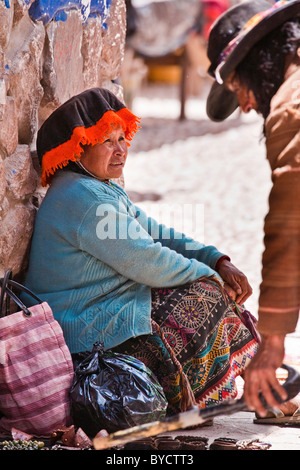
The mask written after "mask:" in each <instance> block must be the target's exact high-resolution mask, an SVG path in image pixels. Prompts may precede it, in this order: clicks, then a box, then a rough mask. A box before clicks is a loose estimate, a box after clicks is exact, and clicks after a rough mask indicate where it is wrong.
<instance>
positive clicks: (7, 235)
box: [0, 204, 36, 275]
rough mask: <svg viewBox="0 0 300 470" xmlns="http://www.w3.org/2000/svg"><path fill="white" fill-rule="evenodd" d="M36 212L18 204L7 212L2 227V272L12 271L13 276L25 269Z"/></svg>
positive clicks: (0, 227) (0, 263)
mask: <svg viewBox="0 0 300 470" xmlns="http://www.w3.org/2000/svg"><path fill="white" fill-rule="evenodd" d="M35 213H36V210H35V209H34V208H33V207H32V206H31V205H29V204H28V205H22V204H18V205H16V206H15V207H13V208H10V210H9V211H8V212H7V215H6V217H4V219H3V220H2V222H1V226H0V272H2V273H3V272H4V271H5V270H6V269H11V270H12V272H13V275H15V274H17V273H19V272H20V271H21V270H23V269H24V264H25V263H26V261H27V259H26V254H27V251H28V247H29V243H30V240H31V236H32V232H33V224H34V218H35Z"/></svg>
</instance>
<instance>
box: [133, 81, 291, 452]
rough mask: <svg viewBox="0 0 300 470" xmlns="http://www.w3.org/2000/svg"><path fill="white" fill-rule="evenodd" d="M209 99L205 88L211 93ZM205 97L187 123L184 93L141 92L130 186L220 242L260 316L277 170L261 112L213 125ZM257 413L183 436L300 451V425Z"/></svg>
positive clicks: (182, 224)
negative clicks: (266, 222)
mask: <svg viewBox="0 0 300 470" xmlns="http://www.w3.org/2000/svg"><path fill="white" fill-rule="evenodd" d="M203 96H205V90H204V94H203ZM203 96H200V97H197V98H192V99H189V101H188V103H187V118H188V119H187V120H186V121H184V122H179V121H178V119H177V117H178V115H179V101H178V100H177V90H176V89H175V88H172V87H165V86H156V85H155V86H152V87H150V88H149V87H147V89H144V90H142V92H141V93H140V94H139V96H137V98H136V99H135V101H134V103H133V111H134V112H136V114H138V115H139V116H141V117H142V123H141V124H142V130H141V131H140V132H139V133H138V134H137V136H136V138H135V140H134V142H133V143H132V146H131V149H130V153H129V158H128V163H127V168H126V172H125V182H126V189H127V191H128V192H129V194H130V195H131V197H132V199H133V200H134V201H135V202H136V203H137V204H138V205H140V206H141V207H143V208H144V209H145V210H146V211H147V212H148V214H149V215H154V216H156V217H158V218H162V219H164V220H165V219H166V217H169V222H170V223H171V224H172V225H173V226H175V227H177V228H178V229H180V230H183V231H184V232H185V233H189V234H191V235H192V236H194V237H195V238H198V239H200V240H203V241H204V243H206V244H213V245H216V246H217V247H218V248H219V249H220V251H223V252H225V253H227V254H228V255H229V256H230V257H231V259H232V262H233V263H235V264H236V265H237V266H238V267H239V268H240V269H241V270H242V271H244V272H245V273H246V274H247V276H248V278H249V281H250V283H251V284H252V287H253V291H254V293H253V296H252V297H251V299H249V301H247V307H248V309H249V310H251V311H252V313H253V314H254V315H256V312H257V299H258V292H259V284H260V279H261V277H260V276H261V275H260V270H261V255H262V251H263V219H264V216H265V214H266V212H267V209H268V203H267V199H268V193H269V189H270V187H271V180H270V170H269V166H268V163H267V161H266V158H265V149H264V142H263V139H262V137H261V130H262V122H261V121H260V119H259V118H257V116H256V115H255V114H254V115H252V114H250V115H248V116H246V117H241V116H239V113H236V114H235V115H234V116H233V117H231V118H230V119H229V120H228V121H227V122H225V123H221V124H215V123H211V122H210V121H209V120H208V119H207V117H206V114H205V101H204V100H203ZM299 344H300V327H298V328H297V331H296V332H295V333H294V334H293V335H290V336H289V337H288V338H287V341H286V356H287V357H286V362H287V363H290V364H293V365H295V366H296V367H298V366H299V367H300V348H299ZM253 418H254V414H253V413H250V412H243V413H237V414H235V415H232V416H230V417H226V416H225V417H220V418H215V419H214V424H213V426H211V427H205V428H202V429H198V430H197V431H195V430H193V431H183V433H187V434H191V432H192V433H194V434H197V435H201V436H206V437H208V438H209V442H212V441H213V440H214V439H215V438H217V437H231V438H236V439H250V438H260V439H261V440H264V441H267V442H270V443H271V444H272V447H271V450H279V449H282V450H285V449H288V450H292V449H297V450H300V428H281V427H278V426H269V425H258V424H253Z"/></svg>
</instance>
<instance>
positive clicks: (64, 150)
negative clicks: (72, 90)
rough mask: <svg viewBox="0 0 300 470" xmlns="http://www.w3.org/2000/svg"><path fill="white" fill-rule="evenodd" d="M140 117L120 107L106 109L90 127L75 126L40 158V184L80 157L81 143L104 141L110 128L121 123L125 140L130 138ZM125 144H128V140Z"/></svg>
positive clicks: (88, 143) (48, 181)
mask: <svg viewBox="0 0 300 470" xmlns="http://www.w3.org/2000/svg"><path fill="white" fill-rule="evenodd" d="M139 122H140V119H139V118H138V117H137V116H135V115H134V114H133V113H132V112H131V111H129V109H128V108H122V109H120V110H119V111H116V112H115V111H106V113H104V114H103V116H102V117H101V119H99V121H98V122H97V123H96V124H95V125H94V126H91V127H88V128H86V127H84V126H82V127H76V128H75V129H74V130H73V134H72V136H71V138H70V140H68V141H67V142H64V143H63V144H61V145H59V146H58V147H55V148H54V149H51V150H49V151H48V152H46V153H45V154H44V155H43V158H42V178H41V184H42V186H47V185H49V184H50V183H51V180H52V178H53V175H54V173H55V172H56V170H58V169H59V168H63V167H64V166H66V165H67V164H68V163H69V162H70V161H73V162H75V161H76V160H78V159H79V158H80V157H81V154H82V152H83V148H82V145H95V144H97V143H102V142H104V141H105V140H106V139H107V138H108V136H109V134H110V133H111V130H112V128H114V127H116V126H118V125H121V126H122V128H123V130H124V132H125V138H126V140H127V141H128V140H132V138H133V136H134V134H135V133H136V132H137V131H138V130H139V129H140V126H139V125H138V123H139ZM127 145H128V146H130V144H129V142H127Z"/></svg>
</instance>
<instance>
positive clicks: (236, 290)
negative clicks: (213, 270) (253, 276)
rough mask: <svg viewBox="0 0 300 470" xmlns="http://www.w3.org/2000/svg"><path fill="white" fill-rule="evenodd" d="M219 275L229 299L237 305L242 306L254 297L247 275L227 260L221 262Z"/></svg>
mask: <svg viewBox="0 0 300 470" xmlns="http://www.w3.org/2000/svg"><path fill="white" fill-rule="evenodd" d="M218 273H219V274H220V276H221V278H222V279H223V281H224V283H225V285H224V288H225V290H226V291H227V293H228V295H229V297H230V298H231V299H232V300H235V301H236V303H237V304H239V305H242V304H243V303H244V302H245V301H246V300H247V299H248V297H250V295H252V287H251V286H250V284H249V282H248V279H247V277H246V276H245V274H243V273H242V272H241V271H240V270H239V269H237V268H236V267H235V266H234V265H233V264H232V263H231V262H230V261H228V260H227V259H224V260H221V261H220V262H219V264H218Z"/></svg>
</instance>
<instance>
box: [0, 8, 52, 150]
mask: <svg viewBox="0 0 300 470" xmlns="http://www.w3.org/2000/svg"><path fill="white" fill-rule="evenodd" d="M11 36H12V37H11V41H10V43H9V46H8V47H7V50H6V59H7V63H8V66H9V71H8V80H9V89H8V94H9V95H11V96H13V97H14V99H15V103H16V107H17V112H18V134H19V143H21V144H29V143H31V142H32V141H33V138H34V135H35V132H36V129H37V126H38V121H37V111H38V108H39V105H40V101H41V98H42V95H43V88H42V87H41V84H40V79H41V65H40V64H41V55H42V52H43V47H44V38H45V31H44V27H43V25H42V24H35V23H33V22H32V21H31V20H30V18H29V16H28V15H24V16H23V18H22V19H21V20H20V21H19V23H18V24H17V26H16V28H14V29H13V31H12V35H11Z"/></svg>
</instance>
